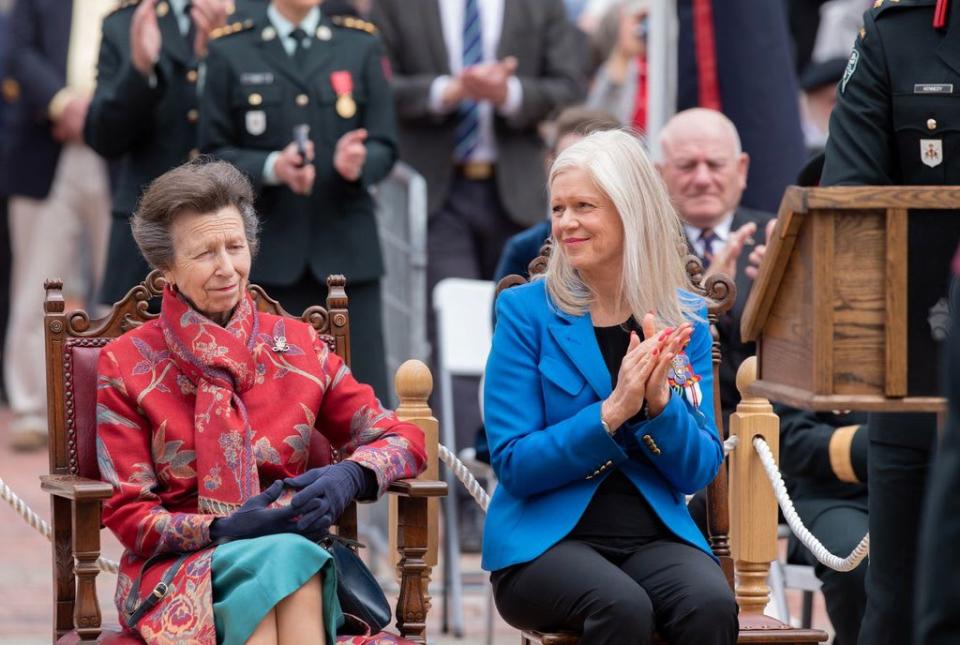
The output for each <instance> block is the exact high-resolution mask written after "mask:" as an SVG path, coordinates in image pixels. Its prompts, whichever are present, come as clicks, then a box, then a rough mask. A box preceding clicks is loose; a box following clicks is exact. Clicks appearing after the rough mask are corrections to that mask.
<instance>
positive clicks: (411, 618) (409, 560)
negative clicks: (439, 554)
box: [397, 497, 430, 643]
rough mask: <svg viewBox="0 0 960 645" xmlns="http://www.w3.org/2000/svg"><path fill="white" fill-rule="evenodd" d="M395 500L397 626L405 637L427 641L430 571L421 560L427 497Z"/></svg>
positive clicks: (424, 543)
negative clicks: (398, 575) (398, 582)
mask: <svg viewBox="0 0 960 645" xmlns="http://www.w3.org/2000/svg"><path fill="white" fill-rule="evenodd" d="M397 503H398V506H399V508H398V516H399V517H398V526H397V549H398V550H399V552H400V563H399V569H400V574H401V579H400V598H399V599H398V601H397V629H399V630H400V635H401V636H403V637H404V638H407V639H410V640H412V641H414V642H415V643H426V642H427V640H426V634H427V624H426V617H427V606H428V602H427V596H426V593H425V591H424V584H423V583H424V579H425V578H427V577H428V576H429V572H430V567H429V566H428V565H427V563H426V561H425V560H424V556H425V555H426V553H427V500H426V499H425V498H411V497H400V498H398V499H397Z"/></svg>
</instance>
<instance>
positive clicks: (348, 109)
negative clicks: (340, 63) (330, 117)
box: [330, 70, 357, 119]
mask: <svg viewBox="0 0 960 645" xmlns="http://www.w3.org/2000/svg"><path fill="white" fill-rule="evenodd" d="M330 85H332V86H333V91H334V92H336V94H337V105H336V110H337V114H338V115H340V118H341V119H352V118H353V116H354V115H355V114H356V113H357V103H356V101H354V100H353V76H351V75H350V71H349V70H340V71H337V72H333V73H331V74H330Z"/></svg>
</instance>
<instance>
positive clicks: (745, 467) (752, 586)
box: [730, 357, 780, 616]
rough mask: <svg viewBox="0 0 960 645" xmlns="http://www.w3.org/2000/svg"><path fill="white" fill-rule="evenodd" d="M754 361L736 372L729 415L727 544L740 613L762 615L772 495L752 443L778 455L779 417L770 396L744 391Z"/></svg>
mask: <svg viewBox="0 0 960 645" xmlns="http://www.w3.org/2000/svg"><path fill="white" fill-rule="evenodd" d="M756 365H757V360H756V357H750V358H748V359H747V360H745V361H744V362H743V364H742V365H741V366H740V369H739V370H738V371H737V389H738V390H739V391H740V397H741V401H740V404H739V405H737V411H736V412H735V413H734V414H732V415H731V416H730V434H731V436H735V437H738V438H739V441H738V443H737V446H736V448H734V450H733V451H732V452H731V454H730V544H731V551H732V554H733V560H734V571H735V572H736V585H735V590H734V591H735V594H736V598H737V603H738V604H739V605H740V612H741V614H752V615H755V616H762V615H763V611H764V608H765V607H766V605H767V602H768V601H769V599H770V589H769V587H768V586H767V575H768V574H769V572H770V562H771V561H773V560H775V559H776V557H777V500H776V497H775V496H774V494H773V491H772V490H771V488H770V484H769V482H768V481H767V475H766V472H765V471H764V469H763V464H762V463H761V462H760V459H759V458H758V456H757V454H756V452H755V451H754V449H753V443H752V442H753V438H754V437H762V438H763V439H764V441H766V442H767V445H768V446H769V447H770V449H771V450H772V451H773V453H774V454H777V453H778V450H779V447H780V420H779V418H778V417H777V415H776V414H774V412H773V406H771V405H770V402H769V401H767V400H766V399H763V398H760V397H756V396H751V395H750V394H748V392H747V389H748V387H749V386H750V384H752V383H753V382H754V381H755V380H756V378H757V366H756Z"/></svg>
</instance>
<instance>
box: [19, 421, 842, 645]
mask: <svg viewBox="0 0 960 645" xmlns="http://www.w3.org/2000/svg"><path fill="white" fill-rule="evenodd" d="M8 419H9V414H8V413H7V411H6V410H5V409H2V408H0V479H3V481H4V482H6V483H7V484H8V485H9V486H10V487H11V488H12V489H13V490H14V491H16V493H17V494H18V495H19V496H20V497H22V498H23V499H24V500H25V501H26V502H27V503H29V504H30V506H31V507H32V508H34V509H35V510H36V511H37V512H38V513H39V514H40V515H41V516H42V517H43V518H44V519H47V518H48V517H49V515H50V508H49V498H48V497H47V496H46V495H44V494H43V493H42V492H41V491H40V487H39V482H38V479H37V477H38V476H39V475H40V474H42V473H45V472H47V456H46V454H31V455H20V454H15V453H12V452H10V451H9V450H7V448H6V445H7V441H6V432H7V422H8ZM102 541H103V554H104V556H105V557H108V558H111V559H117V558H118V557H119V554H120V546H119V544H118V543H117V541H116V540H115V539H114V538H113V536H112V535H111V534H110V533H109V531H103V533H102ZM461 568H462V569H463V570H464V571H466V572H478V571H479V558H478V557H477V556H476V555H464V556H463V557H462V558H461ZM439 575H440V573H439V571H437V572H436V575H435V576H434V577H435V579H437V580H438V579H439ZM471 577H473V578H477V576H471ZM51 579H52V573H51V568H50V545H49V543H48V542H47V541H46V539H45V538H44V537H43V536H41V535H40V534H39V533H37V532H35V531H34V529H32V528H31V527H30V526H29V525H27V524H26V523H25V522H23V521H22V520H21V519H20V518H19V517H18V516H17V514H16V513H15V512H14V511H13V509H12V508H10V507H9V506H7V505H6V504H5V503H3V502H0V599H2V602H0V643H3V644H7V643H9V644H10V645H40V644H43V643H50V640H51V612H52V609H51V607H52V603H51V595H50V594H51V591H50V590H51ZM114 580H115V579H114V577H113V576H111V575H109V574H103V575H100V576H99V577H98V581H99V584H98V590H99V594H100V599H101V608H102V609H103V613H104V621H105V622H113V623H115V622H116V610H115V609H114V607H113V602H112V598H113V585H114ZM431 587H432V589H431V591H432V594H433V598H434V601H433V606H434V608H435V609H434V610H433V611H432V612H431V614H430V630H429V634H430V641H431V643H436V644H438V645H454V644H456V645H481V644H483V643H485V642H486V639H485V634H486V632H485V626H486V621H485V617H486V606H487V605H486V602H487V601H486V593H485V591H484V590H483V589H482V588H480V587H479V586H474V587H473V588H472V589H468V590H467V591H466V592H465V597H464V601H463V610H464V619H465V625H466V634H465V635H464V638H462V639H456V638H453V637H452V636H449V635H444V634H441V633H440V624H439V619H440V611H439V608H440V604H441V601H440V588H439V586H438V585H437V584H436V583H434V584H433V585H431ZM790 593H791V605H792V607H791V611H792V612H793V614H794V615H799V597H792V592H790ZM814 627H819V628H821V629H828V628H829V623H828V621H827V618H826V614H825V612H824V609H823V602H822V598H821V597H818V598H817V599H816V601H815V605H814ZM494 634H495V638H494V643H495V645H506V644H510V645H516V644H517V643H519V636H518V634H517V632H516V630H514V629H512V628H511V627H509V626H508V625H507V624H506V623H504V622H503V621H502V620H500V619H499V616H497V619H496V623H495V628H494Z"/></svg>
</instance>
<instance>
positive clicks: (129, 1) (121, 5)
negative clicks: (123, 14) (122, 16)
mask: <svg viewBox="0 0 960 645" xmlns="http://www.w3.org/2000/svg"><path fill="white" fill-rule="evenodd" d="M138 4H140V0H120V2H118V3H117V6H116V7H114V8H113V10H111V11H110V12H108V13H107V16H112V15H113V14H115V13H117V12H118V11H120V10H121V9H127V8H129V7H136V6H137V5H138ZM104 17H106V16H104Z"/></svg>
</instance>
